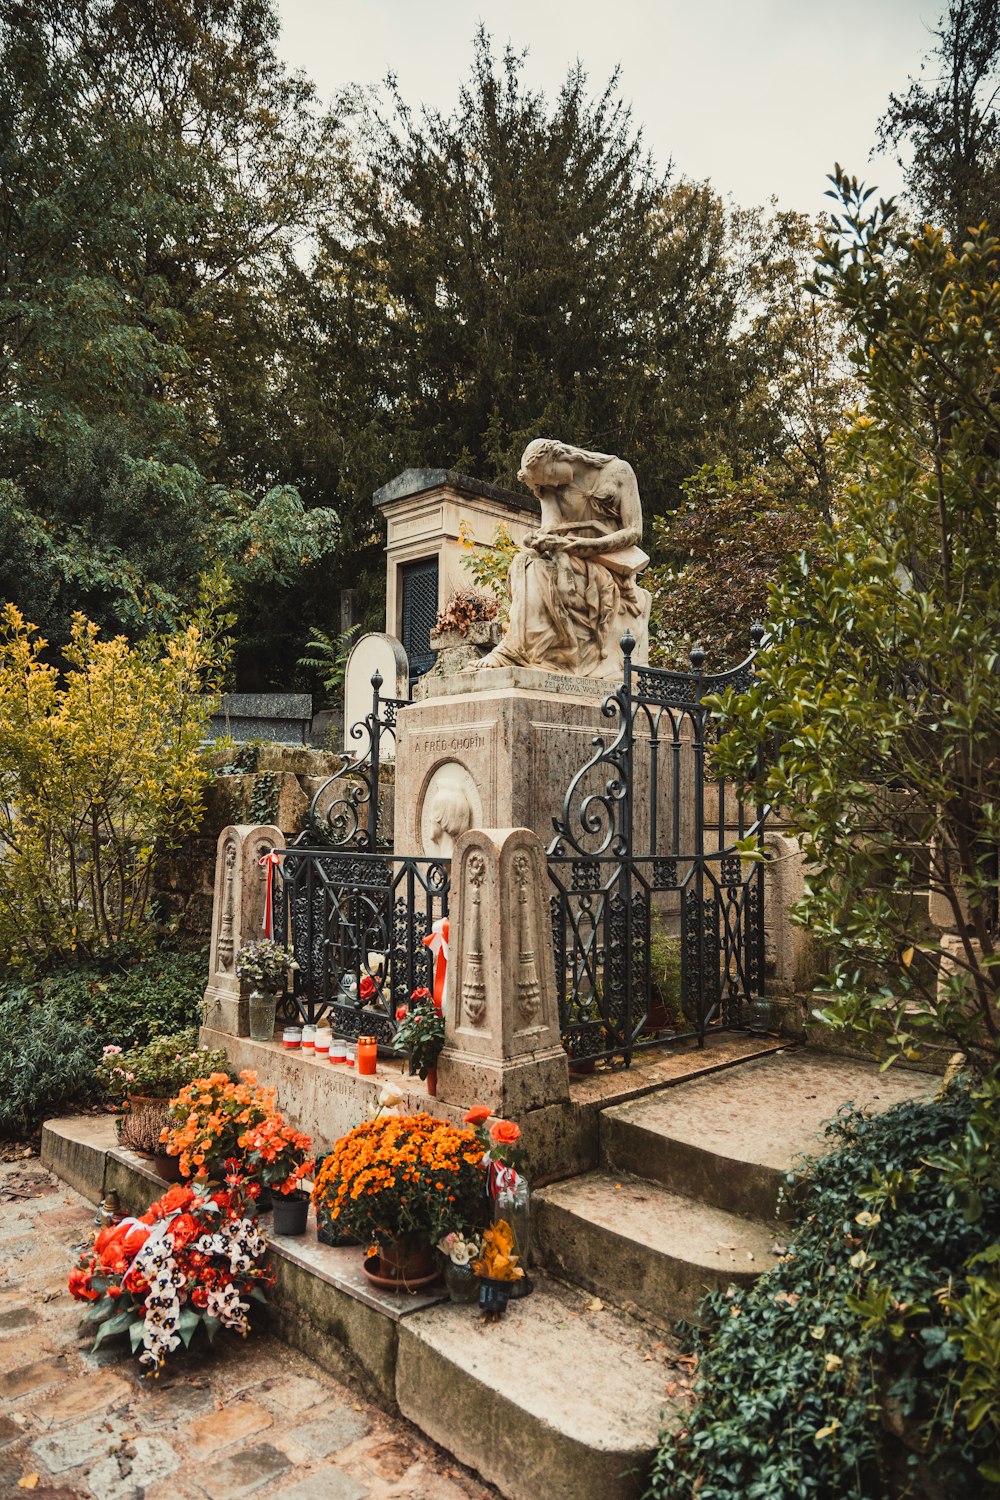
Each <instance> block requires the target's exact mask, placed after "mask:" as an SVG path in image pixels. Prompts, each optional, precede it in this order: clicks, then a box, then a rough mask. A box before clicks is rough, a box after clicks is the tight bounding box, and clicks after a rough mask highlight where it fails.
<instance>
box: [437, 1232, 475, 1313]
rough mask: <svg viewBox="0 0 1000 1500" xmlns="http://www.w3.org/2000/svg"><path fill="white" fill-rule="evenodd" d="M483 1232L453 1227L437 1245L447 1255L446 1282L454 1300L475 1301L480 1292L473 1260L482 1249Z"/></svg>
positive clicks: (449, 1293)
mask: <svg viewBox="0 0 1000 1500" xmlns="http://www.w3.org/2000/svg"><path fill="white" fill-rule="evenodd" d="M482 1245H483V1241H482V1232H481V1231H480V1232H478V1233H473V1231H472V1230H470V1229H465V1228H462V1229H453V1230H451V1232H450V1233H449V1234H446V1235H445V1236H444V1237H443V1238H442V1239H440V1240H438V1242H437V1247H438V1249H439V1250H440V1251H441V1254H442V1255H443V1256H444V1257H445V1267H444V1284H445V1286H446V1287H447V1288H448V1295H449V1296H450V1297H451V1300H452V1301H453V1302H474V1301H475V1300H476V1297H477V1296H478V1294H479V1289H478V1287H477V1286H476V1277H475V1273H474V1272H473V1269H472V1265H473V1262H474V1261H475V1260H476V1259H477V1257H478V1256H479V1254H480V1252H481V1250H482Z"/></svg>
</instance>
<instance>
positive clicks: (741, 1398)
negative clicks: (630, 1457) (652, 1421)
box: [646, 1088, 1000, 1500]
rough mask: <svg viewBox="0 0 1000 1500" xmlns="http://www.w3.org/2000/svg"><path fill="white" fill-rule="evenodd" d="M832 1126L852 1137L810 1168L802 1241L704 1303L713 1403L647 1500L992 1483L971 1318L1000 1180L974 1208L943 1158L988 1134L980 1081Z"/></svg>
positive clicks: (900, 1491)
mask: <svg viewBox="0 0 1000 1500" xmlns="http://www.w3.org/2000/svg"><path fill="white" fill-rule="evenodd" d="M828 1129H829V1132H830V1134H832V1135H833V1136H835V1137H836V1138H837V1139H838V1140H839V1142H840V1143H841V1144H840V1149H838V1150H834V1151H832V1152H831V1154H829V1155H828V1156H825V1157H823V1158H821V1159H820V1160H819V1161H818V1162H816V1163H814V1164H812V1165H811V1166H810V1167H809V1169H808V1170H807V1171H806V1172H805V1174H804V1177H803V1179H802V1197H801V1201H800V1204H799V1208H798V1212H797V1223H798V1228H797V1230H796V1232H795V1234H794V1237H793V1239H792V1242H791V1246H790V1250H789V1253H788V1255H786V1256H785V1257H784V1258H783V1259H782V1260H781V1261H780V1262H779V1263H778V1264H777V1265H776V1266H775V1267H774V1268H773V1269H772V1270H770V1271H769V1272H768V1273H767V1274H766V1275H764V1276H762V1277H761V1278H760V1280H759V1281H757V1282H756V1283H755V1284H754V1286H753V1287H752V1288H749V1289H746V1290H743V1289H740V1290H737V1289H735V1288H730V1290H729V1291H728V1292H727V1293H725V1294H713V1295H712V1296H711V1297H709V1298H708V1300H707V1302H706V1304H705V1308H704V1310H705V1313H706V1315H707V1320H708V1326H707V1330H706V1332H705V1333H704V1334H703V1336H702V1337H703V1343H702V1349H701V1361H700V1368H699V1375H698V1382H697V1387H696V1390H697V1395H698V1404H697V1406H696V1407H695V1409H694V1411H693V1412H692V1414H691V1418H690V1420H689V1422H688V1423H687V1430H686V1431H685V1432H684V1433H682V1434H681V1435H678V1436H677V1437H671V1436H667V1437H665V1438H664V1441H663V1445H662V1447H661V1449H660V1451H659V1453H658V1455H657V1458H656V1460H655V1462H654V1466H653V1471H652V1475H651V1479H650V1483H649V1488H648V1490H647V1492H646V1500H682V1497H683V1500H690V1497H691V1496H692V1495H695V1494H697V1496H698V1500H732V1497H733V1496H737V1495H738V1496H740V1497H742V1500H792V1497H794V1500H841V1497H848V1496H849V1497H851V1500H889V1497H896V1496H903V1495H922V1494H939V1495H944V1494H951V1493H955V1494H958V1493H960V1492H961V1491H963V1490H964V1491H965V1492H966V1493H967V1494H969V1495H970V1496H978V1495H982V1494H985V1493H987V1492H988V1491H987V1489H985V1488H984V1483H983V1481H984V1479H995V1478H997V1477H1000V1476H998V1474H997V1471H996V1470H995V1468H994V1467H992V1466H994V1465H995V1464H996V1452H997V1444H998V1441H1000V1405H998V1394H997V1392H996V1390H995V1389H994V1390H993V1395H992V1400H990V1399H989V1397H988V1395H987V1396H985V1397H984V1391H985V1390H986V1387H985V1386H984V1383H983V1371H984V1369H985V1364H984V1361H983V1358H982V1354H983V1349H982V1348H979V1345H980V1344H981V1345H983V1346H984V1347H985V1348H986V1349H987V1350H988V1348H989V1347H990V1346H991V1343H992V1340H991V1335H990V1332H989V1329H986V1328H985V1326H983V1327H980V1328H979V1329H978V1330H976V1329H975V1328H974V1327H973V1326H972V1323H971V1321H970V1319H971V1318H972V1317H973V1315H978V1313H981V1312H982V1311H983V1306H984V1304H983V1298H982V1297H981V1296H980V1295H977V1292H978V1291H980V1290H981V1288H977V1285H976V1283H977V1282H983V1281H984V1280H985V1279H986V1278H985V1277H984V1273H985V1272H986V1271H988V1270H989V1269H990V1264H989V1261H988V1260H987V1261H986V1262H983V1261H982V1260H979V1261H978V1262H976V1261H975V1258H976V1257H982V1256H983V1254H984V1252H987V1253H988V1252H989V1247H990V1246H991V1244H993V1245H995V1243H996V1241H997V1238H998V1234H1000V1184H998V1183H997V1182H995V1181H990V1182H983V1183H982V1184H981V1192H980V1193H979V1197H978V1203H977V1204H976V1205H974V1207H973V1210H972V1213H971V1214H970V1212H969V1205H968V1204H967V1203H966V1204H963V1203H962V1201H961V1195H960V1194H957V1193H956V1192H955V1191H954V1184H953V1181H952V1180H950V1176H949V1172H948V1170H947V1168H946V1165H945V1164H946V1163H947V1162H948V1161H949V1159H954V1158H955V1157H956V1156H957V1157H961V1155H962V1153H963V1151H965V1150H967V1149H969V1148H970V1143H971V1145H973V1146H974V1145H975V1141H974V1140H972V1137H975V1136H977V1135H978V1132H979V1125H978V1124H977V1121H976V1116H975V1106H974V1101H973V1099H972V1098H970V1092H969V1090H967V1089H966V1088H954V1089H952V1090H951V1091H949V1093H948V1094H947V1095H945V1096H944V1097H943V1098H941V1099H938V1100H935V1101H933V1102H931V1103H925V1104H916V1103H911V1104H904V1105H900V1106H898V1107H897V1108H895V1109H893V1110H890V1111H888V1112H887V1113H886V1114H884V1115H879V1116H877V1117H875V1118H871V1119H870V1118H867V1117H865V1116H863V1115H861V1114H851V1115H848V1116H846V1117H843V1118H841V1119H838V1120H837V1121H836V1122H835V1123H834V1124H832V1125H831V1126H830V1127H828ZM970 1263H972V1264H971V1265H970ZM991 1287H992V1291H991V1295H995V1291H996V1287H995V1282H994V1283H992V1284H991ZM970 1288H971V1292H970ZM995 1306H996V1304H995V1302H994V1303H993V1309H994V1314H995ZM977 1310H978V1312H977ZM986 1310H987V1312H989V1308H988V1306H987V1309H986ZM992 1328H993V1337H994V1338H995V1332H996V1325H995V1323H994V1324H993V1325H992ZM984 1334H985V1337H984ZM992 1358H993V1360H994V1361H995V1360H996V1358H997V1354H996V1350H995V1348H994V1351H993V1356H992ZM976 1392H978V1397H979V1406H978V1407H976V1406H974V1404H973V1399H974V1398H975V1394H976ZM970 1397H972V1398H973V1399H970Z"/></svg>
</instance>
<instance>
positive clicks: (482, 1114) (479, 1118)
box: [465, 1104, 490, 1125]
mask: <svg viewBox="0 0 1000 1500" xmlns="http://www.w3.org/2000/svg"><path fill="white" fill-rule="evenodd" d="M489 1117H490V1111H489V1109H488V1108H487V1106H486V1105H485V1104H474V1105H473V1106H472V1108H471V1109H470V1110H469V1113H468V1114H467V1115H466V1116H465V1123H466V1125H482V1124H484V1122H485V1121H486V1120H488V1119H489Z"/></svg>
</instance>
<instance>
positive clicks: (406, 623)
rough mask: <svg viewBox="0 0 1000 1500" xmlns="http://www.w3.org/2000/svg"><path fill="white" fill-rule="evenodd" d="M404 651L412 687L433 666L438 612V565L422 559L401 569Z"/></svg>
mask: <svg viewBox="0 0 1000 1500" xmlns="http://www.w3.org/2000/svg"><path fill="white" fill-rule="evenodd" d="M401 573H402V584H403V650H404V651H405V652H406V655H407V657H408V658H409V662H410V686H411V687H412V686H413V684H414V682H415V681H416V679H417V678H418V677H422V676H423V675H424V673H425V672H429V671H430V669H431V667H433V665H434V660H435V657H434V652H433V651H432V650H431V641H430V636H431V631H432V630H433V629H434V621H435V620H436V618H437V612H438V562H437V558H436V557H425V558H421V560H420V562H413V563H407V564H406V565H405V566H404V567H403V568H402V569H401Z"/></svg>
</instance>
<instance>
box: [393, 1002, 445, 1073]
mask: <svg viewBox="0 0 1000 1500" xmlns="http://www.w3.org/2000/svg"><path fill="white" fill-rule="evenodd" d="M396 1020H397V1021H398V1022H399V1025H398V1026H397V1027H396V1035H395V1036H394V1037H393V1040H392V1050H393V1051H394V1052H399V1053H405V1054H406V1056H407V1057H408V1058H409V1063H410V1072H411V1074H412V1073H417V1074H419V1076H420V1077H421V1078H426V1077H427V1074H428V1072H429V1070H430V1069H431V1068H435V1067H437V1060H438V1058H439V1057H440V1055H441V1048H442V1047H443V1046H444V1016H443V1015H442V1014H441V1012H440V1011H439V1010H438V1008H437V1006H436V1005H435V1004H434V1001H433V999H432V998H431V992H430V990H428V989H424V988H421V989H419V990H414V991H413V994H412V995H411V997H410V1004H409V1005H401V1006H400V1007H399V1009H398V1010H397V1011H396Z"/></svg>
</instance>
